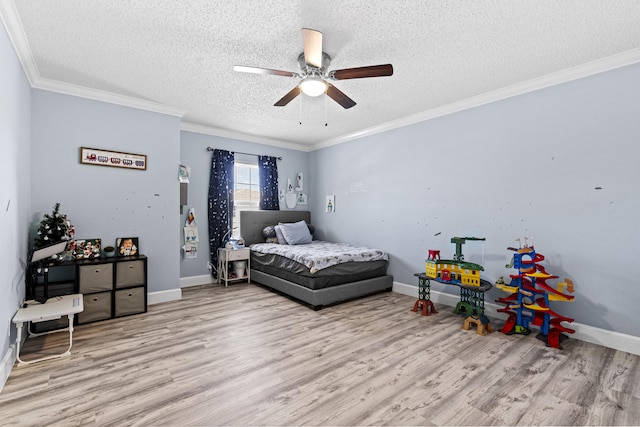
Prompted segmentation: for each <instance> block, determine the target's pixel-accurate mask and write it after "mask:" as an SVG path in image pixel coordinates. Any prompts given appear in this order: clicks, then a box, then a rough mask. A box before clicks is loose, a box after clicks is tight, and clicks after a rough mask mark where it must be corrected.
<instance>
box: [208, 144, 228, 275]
mask: <svg viewBox="0 0 640 427" xmlns="http://www.w3.org/2000/svg"><path fill="white" fill-rule="evenodd" d="M233 163H234V155H233V153H232V152H230V151H226V150H213V158H212V159H211V175H210V176H209V253H210V259H211V264H212V266H213V269H212V271H211V272H212V274H213V273H214V272H215V276H216V277H217V275H218V248H221V247H223V246H224V242H225V240H226V239H228V238H229V237H231V233H230V230H231V225H232V224H231V222H232V219H233ZM227 233H229V234H227Z"/></svg>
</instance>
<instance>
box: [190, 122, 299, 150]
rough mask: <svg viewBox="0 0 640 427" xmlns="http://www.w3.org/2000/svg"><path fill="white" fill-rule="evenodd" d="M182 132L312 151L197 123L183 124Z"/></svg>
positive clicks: (274, 140) (278, 141)
mask: <svg viewBox="0 0 640 427" xmlns="http://www.w3.org/2000/svg"><path fill="white" fill-rule="evenodd" d="M180 130H184V131H187V132H195V133H201V134H204V135H212V136H219V137H222V138H229V139H237V140H240V141H247V142H255V143H256V144H263V145H269V146H272V147H280V148H286V149H289V150H296V151H310V147H308V146H306V145H303V144H296V143H293V142H287V141H281V140H278V139H273V138H267V137H263V136H257V135H251V134H247V133H242V132H237V131H233V130H229V129H221V128H215V127H211V126H206V125H201V124H197V123H189V122H184V121H183V122H181V124H180Z"/></svg>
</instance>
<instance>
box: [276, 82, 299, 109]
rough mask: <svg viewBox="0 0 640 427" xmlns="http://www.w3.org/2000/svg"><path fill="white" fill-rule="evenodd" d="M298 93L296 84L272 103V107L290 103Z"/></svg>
mask: <svg viewBox="0 0 640 427" xmlns="http://www.w3.org/2000/svg"><path fill="white" fill-rule="evenodd" d="M298 95H300V86H296V87H294V88H293V89H291V90H290V91H289V93H287V94H286V95H285V96H283V97H282V98H281V99H280V100H279V101H278V102H276V103H275V104H273V106H274V107H284V106H285V105H287V104H288V103H290V102H291V101H292V100H293V99H294V98H295V97H296V96H298Z"/></svg>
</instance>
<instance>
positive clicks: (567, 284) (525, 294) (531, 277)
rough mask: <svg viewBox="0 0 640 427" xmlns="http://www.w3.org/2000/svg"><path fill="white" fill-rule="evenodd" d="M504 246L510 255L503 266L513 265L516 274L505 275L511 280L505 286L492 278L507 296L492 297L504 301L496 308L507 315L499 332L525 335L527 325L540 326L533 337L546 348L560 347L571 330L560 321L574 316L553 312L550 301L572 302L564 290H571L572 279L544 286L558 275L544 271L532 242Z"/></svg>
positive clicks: (571, 297) (565, 320)
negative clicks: (501, 305) (516, 245)
mask: <svg viewBox="0 0 640 427" xmlns="http://www.w3.org/2000/svg"><path fill="white" fill-rule="evenodd" d="M518 241H520V240H519V239H518ZM508 249H509V250H512V251H514V254H513V258H512V260H511V263H510V264H508V265H507V266H506V267H508V268H509V267H513V268H515V269H516V270H517V274H511V275H510V276H509V277H510V278H511V281H510V283H509V284H508V285H507V284H506V283H505V281H504V279H502V278H500V279H498V281H496V288H498V289H501V290H503V291H504V292H507V293H509V296H508V297H504V298H499V299H497V300H496V302H499V303H502V304H505V307H504V308H502V309H500V310H498V311H499V312H501V313H507V314H508V315H509V318H508V319H507V322H506V323H505V325H504V326H503V327H502V329H500V332H502V333H505V334H507V335H511V334H523V335H528V334H530V333H531V330H530V329H529V325H530V324H532V325H535V326H538V327H539V328H540V332H539V333H538V335H537V336H536V338H538V339H539V340H541V341H544V343H545V344H546V345H547V346H549V347H554V348H562V347H561V345H560V344H561V342H562V341H563V340H564V339H566V338H567V336H566V335H564V334H563V332H566V333H569V334H573V333H574V332H575V331H574V330H573V329H570V328H568V327H566V326H564V325H562V322H569V323H571V322H573V320H574V319H570V318H568V317H565V316H562V315H560V314H558V313H556V312H555V311H553V310H552V309H551V306H550V302H551V301H560V302H572V301H573V300H574V296H573V295H569V294H568V293H573V291H574V288H573V282H572V281H571V280H569V279H564V282H559V283H558V284H557V286H556V288H553V287H552V286H550V285H548V284H547V280H550V279H557V278H558V276H554V275H551V274H549V273H547V271H546V270H545V268H544V267H543V266H542V265H541V264H540V262H542V261H544V255H542V254H541V253H538V252H536V250H535V248H534V246H533V242H532V244H531V246H529V245H528V240H527V239H526V238H525V245H524V247H519V248H508ZM565 290H566V292H568V293H566V292H565Z"/></svg>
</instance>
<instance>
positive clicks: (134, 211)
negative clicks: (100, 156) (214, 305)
mask: <svg viewBox="0 0 640 427" xmlns="http://www.w3.org/2000/svg"><path fill="white" fill-rule="evenodd" d="M32 93H33V98H32V99H33V108H32V120H33V130H32V132H33V135H32V154H33V155H32V161H31V166H32V168H33V191H32V193H31V204H32V212H33V215H32V217H31V218H30V220H31V224H32V227H33V228H35V226H37V224H38V223H39V221H40V219H41V218H42V215H43V214H45V213H49V212H51V208H52V206H53V205H54V204H55V203H56V202H60V204H61V211H62V212H63V213H66V214H67V215H68V216H69V218H70V220H71V222H72V223H73V225H74V226H75V229H76V238H77V239H82V238H89V239H90V238H101V239H103V242H104V243H105V244H115V239H116V238H117V237H138V238H139V243H140V251H141V253H143V254H145V255H147V257H148V258H149V260H148V281H149V287H148V288H149V292H159V291H165V290H172V289H173V290H175V289H178V288H179V286H180V285H179V277H180V276H179V268H180V267H179V259H180V258H179V257H180V252H179V249H178V248H179V238H180V223H179V218H180V207H179V184H178V164H179V158H180V121H179V119H178V118H177V117H172V116H167V115H163V114H158V113H153V112H148V111H142V110H137V109H133V108H128V107H123V106H119V105H114V104H108V103H104V102H98V101H93V100H89V99H84V98H78V97H74V96H69V95H61V94H58V93H53V92H47V91H42V90H33V91H32ZM81 146H84V147H91V148H99V149H105V150H112V151H123V152H129V153H136V154H145V155H147V161H148V166H147V170H146V171H141V170H132V169H120V168H113V167H104V166H95V165H86V164H80V162H79V157H80V156H79V147H81Z"/></svg>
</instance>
